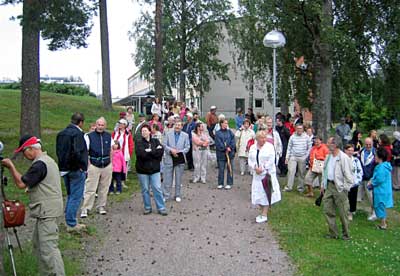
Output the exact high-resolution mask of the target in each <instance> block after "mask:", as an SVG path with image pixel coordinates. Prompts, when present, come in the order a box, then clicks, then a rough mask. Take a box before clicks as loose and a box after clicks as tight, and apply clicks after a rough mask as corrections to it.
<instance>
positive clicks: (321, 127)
mask: <svg viewBox="0 0 400 276" xmlns="http://www.w3.org/2000/svg"><path fill="white" fill-rule="evenodd" d="M331 27H332V0H324V1H323V7H322V20H321V25H320V27H319V30H321V31H323V30H327V29H328V28H331ZM313 51H314V62H313V63H314V68H313V78H314V81H313V83H314V94H315V97H314V99H315V101H314V103H313V108H312V114H313V122H314V124H313V125H314V126H315V131H316V133H317V134H319V135H321V136H322V138H323V139H324V141H326V139H327V138H328V134H329V129H330V124H331V104H332V68H331V53H330V47H329V44H328V43H327V42H326V41H324V33H321V32H316V36H315V39H314V44H313Z"/></svg>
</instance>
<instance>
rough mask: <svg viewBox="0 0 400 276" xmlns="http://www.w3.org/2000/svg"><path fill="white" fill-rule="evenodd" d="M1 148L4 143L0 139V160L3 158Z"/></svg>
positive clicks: (2, 148)
mask: <svg viewBox="0 0 400 276" xmlns="http://www.w3.org/2000/svg"><path fill="white" fill-rule="evenodd" d="M3 150H4V145H3V143H2V142H1V141H0V161H1V160H3Z"/></svg>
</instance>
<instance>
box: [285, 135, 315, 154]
mask: <svg viewBox="0 0 400 276" xmlns="http://www.w3.org/2000/svg"><path fill="white" fill-rule="evenodd" d="M311 147H312V142H311V139H310V137H309V136H308V135H307V134H306V133H304V132H303V134H302V135H298V134H297V133H294V134H293V135H292V136H290V138H289V143H288V148H287V152H286V159H289V158H290V157H292V156H293V157H304V158H306V157H307V156H308V155H309V154H310V150H311Z"/></svg>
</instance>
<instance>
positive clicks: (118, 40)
mask: <svg viewBox="0 0 400 276" xmlns="http://www.w3.org/2000/svg"><path fill="white" fill-rule="evenodd" d="M232 2H237V1H236V0H233V1H232ZM107 4H108V10H107V12H108V30H109V43H110V64H111V92H112V95H113V97H116V96H119V97H125V96H126V95H127V93H128V92H127V89H128V81H127V79H128V77H129V76H131V75H132V74H133V73H135V72H136V70H137V68H136V66H135V64H134V62H133V59H132V54H133V53H134V52H135V43H134V41H130V40H129V38H128V31H129V30H131V28H132V24H133V22H134V21H135V20H136V19H137V18H138V16H139V14H140V9H141V7H140V6H139V4H138V3H137V1H132V0H118V1H107ZM21 13H22V4H20V5H15V6H13V5H5V6H0V37H1V43H0V53H1V54H0V55H1V56H0V60H1V63H0V64H1V66H0V80H1V79H12V80H18V79H19V78H20V77H21V26H20V25H19V22H18V20H16V21H10V20H9V19H10V17H11V16H17V15H19V14H21ZM94 24H95V25H94V26H93V29H92V34H91V35H90V37H89V39H88V41H87V42H88V44H89V47H88V48H80V49H70V50H60V51H55V52H51V51H49V50H47V46H46V41H43V40H41V46H40V70H41V71H40V74H41V76H46V75H49V76H51V77H69V76H75V77H76V76H80V77H81V78H82V80H83V81H84V82H85V83H86V84H89V85H90V90H91V91H92V92H94V93H96V94H99V93H100V94H101V74H100V75H99V76H98V78H97V74H96V72H97V71H98V70H99V71H101V55H100V54H101V53H100V24H99V18H98V17H95V18H94ZM97 79H98V82H97ZM97 83H98V84H99V85H98V87H97Z"/></svg>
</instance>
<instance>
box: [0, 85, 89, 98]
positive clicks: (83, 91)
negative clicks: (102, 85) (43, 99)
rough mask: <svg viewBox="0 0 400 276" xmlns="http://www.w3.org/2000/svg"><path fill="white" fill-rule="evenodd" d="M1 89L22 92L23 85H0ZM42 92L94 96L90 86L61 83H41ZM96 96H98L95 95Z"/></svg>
mask: <svg viewBox="0 0 400 276" xmlns="http://www.w3.org/2000/svg"><path fill="white" fill-rule="evenodd" d="M0 88H2V89H12V90H21V83H20V82H14V83H5V84H0ZM40 91H47V92H52V93H57V94H66V95H74V96H93V95H94V94H93V93H91V92H90V91H89V87H88V86H86V85H85V86H77V85H72V84H60V83H44V82H41V83H40ZM94 96H96V95H94Z"/></svg>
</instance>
